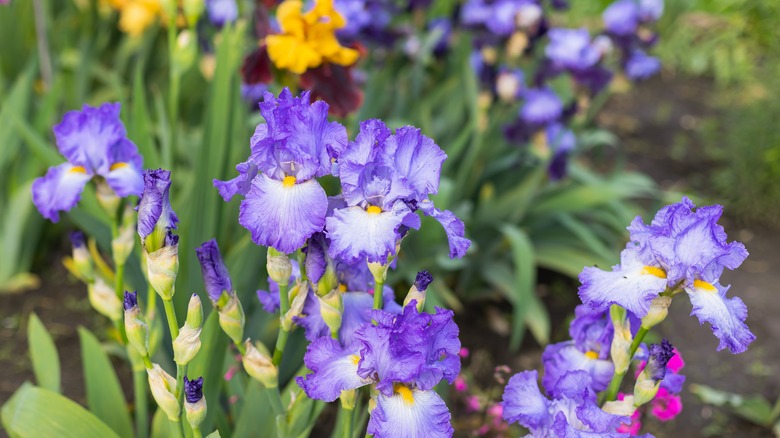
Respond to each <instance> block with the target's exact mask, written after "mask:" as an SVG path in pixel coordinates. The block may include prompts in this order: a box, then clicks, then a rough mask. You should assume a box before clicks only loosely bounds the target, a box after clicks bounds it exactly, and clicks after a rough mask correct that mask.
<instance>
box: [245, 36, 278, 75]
mask: <svg viewBox="0 0 780 438" xmlns="http://www.w3.org/2000/svg"><path fill="white" fill-rule="evenodd" d="M241 77H242V78H243V79H244V83H245V84H248V85H255V84H267V83H269V82H271V79H273V75H272V73H271V59H270V58H269V57H268V50H267V49H266V46H265V44H263V45H261V46H260V47H258V48H257V49H255V50H254V51H253V52H252V53H250V54H249V55H247V57H246V58H244V64H243V65H242V66H241Z"/></svg>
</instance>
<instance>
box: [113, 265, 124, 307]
mask: <svg viewBox="0 0 780 438" xmlns="http://www.w3.org/2000/svg"><path fill="white" fill-rule="evenodd" d="M115 279H116V281H115V282H114V292H116V296H117V297H119V300H120V301H121V300H123V299H124V294H125V290H124V289H125V264H124V263H116V275H115Z"/></svg>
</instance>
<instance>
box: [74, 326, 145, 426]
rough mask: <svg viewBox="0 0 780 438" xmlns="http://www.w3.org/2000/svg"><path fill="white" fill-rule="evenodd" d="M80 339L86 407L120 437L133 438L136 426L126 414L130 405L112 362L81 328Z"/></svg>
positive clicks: (90, 334)
mask: <svg viewBox="0 0 780 438" xmlns="http://www.w3.org/2000/svg"><path fill="white" fill-rule="evenodd" d="M79 339H80V340H81V359H82V362H83V364H84V384H85V386H86V392H87V406H89V409H90V410H91V411H92V412H93V413H94V414H95V415H97V417H98V418H100V419H101V420H103V421H104V422H105V423H106V424H107V425H108V426H110V427H111V429H113V430H114V431H115V432H116V433H117V434H118V435H119V436H121V437H128V438H131V437H132V436H133V426H132V422H131V421H130V414H129V413H128V411H127V401H126V400H125V397H124V395H123V394H122V387H121V386H120V385H119V379H118V378H117V376H116V373H115V372H114V368H113V366H112V365H111V361H110V360H109V359H108V356H107V355H106V353H105V352H104V351H103V348H102V347H101V346H100V342H98V340H97V338H95V335H93V334H92V333H90V331H89V330H87V329H85V328H84V327H79Z"/></svg>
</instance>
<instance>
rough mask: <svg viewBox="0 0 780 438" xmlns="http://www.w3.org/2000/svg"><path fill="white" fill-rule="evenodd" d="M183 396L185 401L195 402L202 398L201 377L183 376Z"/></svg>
mask: <svg viewBox="0 0 780 438" xmlns="http://www.w3.org/2000/svg"><path fill="white" fill-rule="evenodd" d="M184 397H185V398H186V399H187V403H197V402H198V401H200V399H202V398H203V377H198V378H197V379H195V380H190V379H188V378H187V376H184Z"/></svg>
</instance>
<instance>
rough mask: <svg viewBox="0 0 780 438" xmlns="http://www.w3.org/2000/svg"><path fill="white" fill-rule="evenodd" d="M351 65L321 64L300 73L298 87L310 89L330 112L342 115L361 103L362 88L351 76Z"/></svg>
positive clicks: (355, 108) (313, 95)
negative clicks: (327, 106)
mask: <svg viewBox="0 0 780 438" xmlns="http://www.w3.org/2000/svg"><path fill="white" fill-rule="evenodd" d="M352 67H354V65H351V66H348V67H344V66H341V65H335V64H323V65H321V66H319V67H317V68H315V69H310V70H307V71H306V73H304V74H302V75H301V79H300V84H299V85H300V87H301V88H302V89H306V90H311V95H312V97H313V98H314V99H321V100H324V101H325V102H327V103H328V105H330V114H332V115H334V116H338V117H344V116H346V115H347V114H349V113H352V112H354V111H356V110H357V109H358V108H360V105H362V104H363V90H361V89H360V85H359V84H358V83H357V82H356V81H355V80H354V78H353V77H352Z"/></svg>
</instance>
